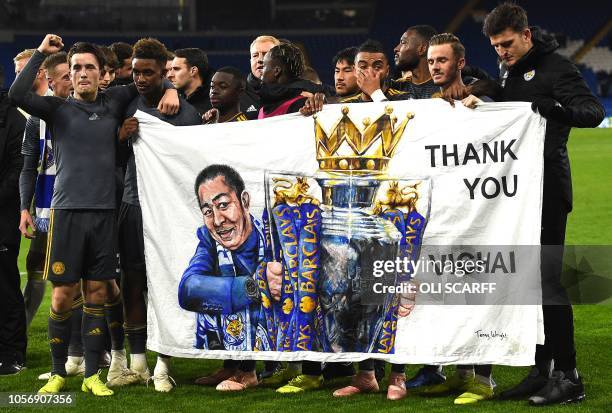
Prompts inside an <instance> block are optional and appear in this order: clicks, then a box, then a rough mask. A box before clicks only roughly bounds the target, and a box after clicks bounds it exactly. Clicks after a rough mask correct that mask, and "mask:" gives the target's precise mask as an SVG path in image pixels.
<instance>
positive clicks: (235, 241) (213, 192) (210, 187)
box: [198, 176, 253, 251]
mask: <svg viewBox="0 0 612 413" xmlns="http://www.w3.org/2000/svg"><path fill="white" fill-rule="evenodd" d="M198 197H199V200H200V207H201V210H202V215H203V217H204V225H206V228H207V229H208V231H209V232H210V235H211V236H212V237H213V239H214V240H215V241H217V242H218V243H219V244H221V245H222V246H223V247H224V248H227V249H228V250H230V251H233V250H236V249H237V248H239V247H240V246H241V245H242V244H244V242H245V241H246V240H247V239H248V237H249V235H250V234H251V231H252V230H253V228H252V224H251V219H250V217H249V195H248V193H246V192H243V193H242V196H241V197H240V198H242V199H239V198H238V195H237V194H236V192H235V191H234V190H233V189H232V188H230V187H229V186H228V185H227V184H226V183H225V177H223V176H217V177H215V178H214V179H210V180H208V181H205V182H203V183H202V184H201V185H200V187H199V188H198Z"/></svg>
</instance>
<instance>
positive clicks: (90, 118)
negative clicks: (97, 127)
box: [89, 113, 100, 120]
mask: <svg viewBox="0 0 612 413" xmlns="http://www.w3.org/2000/svg"><path fill="white" fill-rule="evenodd" d="M98 119H100V117H99V116H98V114H97V113H93V114H92V115H91V116H90V117H89V120H98Z"/></svg>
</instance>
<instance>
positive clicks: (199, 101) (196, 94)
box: [183, 82, 212, 115]
mask: <svg viewBox="0 0 612 413" xmlns="http://www.w3.org/2000/svg"><path fill="white" fill-rule="evenodd" d="M205 85H206V86H205ZM209 90H210V82H208V83H206V84H203V85H202V86H200V87H198V88H197V89H196V90H194V91H193V93H192V94H191V95H189V96H183V97H184V98H185V100H187V102H189V103H190V104H191V105H192V106H193V107H195V108H196V110H197V111H198V113H199V114H200V115H203V114H204V113H206V112H207V111H208V110H209V109H212V105H211V104H210V96H209Z"/></svg>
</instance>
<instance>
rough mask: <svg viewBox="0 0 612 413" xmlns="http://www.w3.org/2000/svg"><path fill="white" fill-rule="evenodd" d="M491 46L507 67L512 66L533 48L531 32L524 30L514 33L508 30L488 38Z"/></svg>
mask: <svg viewBox="0 0 612 413" xmlns="http://www.w3.org/2000/svg"><path fill="white" fill-rule="evenodd" d="M489 40H490V42H491V46H493V48H495V52H496V53H497V55H498V56H499V58H500V59H501V61H503V62H504V63H505V64H506V65H507V66H508V67H511V66H512V65H514V64H515V63H516V62H517V61H519V60H520V59H521V57H523V56H525V55H526V54H527V52H528V51H529V49H531V47H532V46H533V43H532V42H531V30H529V29H525V30H523V31H521V32H515V31H514V30H512V29H510V28H508V29H505V30H504V31H503V32H501V33H499V34H496V35H494V36H489Z"/></svg>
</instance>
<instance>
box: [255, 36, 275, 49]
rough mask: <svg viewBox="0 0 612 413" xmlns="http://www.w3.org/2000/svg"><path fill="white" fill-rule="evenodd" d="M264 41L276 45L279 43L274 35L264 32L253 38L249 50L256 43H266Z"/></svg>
mask: <svg viewBox="0 0 612 413" xmlns="http://www.w3.org/2000/svg"><path fill="white" fill-rule="evenodd" d="M266 42H270V43H273V44H274V46H278V45H279V44H280V40H278V39H277V38H276V37H274V36H270V35H267V34H264V35H262V36H257V37H256V38H255V40H253V41H252V42H251V45H250V46H249V50H251V49H252V48H253V46H255V44H257V43H266Z"/></svg>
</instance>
